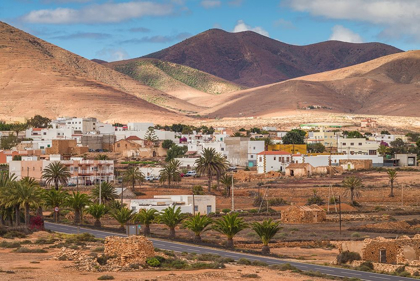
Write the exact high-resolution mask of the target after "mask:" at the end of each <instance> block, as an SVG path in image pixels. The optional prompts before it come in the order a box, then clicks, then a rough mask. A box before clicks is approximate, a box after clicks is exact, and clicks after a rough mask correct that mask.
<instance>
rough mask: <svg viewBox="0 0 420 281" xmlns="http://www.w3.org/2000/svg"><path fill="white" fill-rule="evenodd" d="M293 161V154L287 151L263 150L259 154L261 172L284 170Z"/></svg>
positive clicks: (259, 170)
mask: <svg viewBox="0 0 420 281" xmlns="http://www.w3.org/2000/svg"><path fill="white" fill-rule="evenodd" d="M291 161H292V155H291V154H290V153H289V152H286V151H263V152H260V153H258V154H257V171H258V173H259V174H264V173H268V172H271V171H276V172H277V171H284V170H285V169H286V167H287V166H288V165H289V164H290V162H291Z"/></svg>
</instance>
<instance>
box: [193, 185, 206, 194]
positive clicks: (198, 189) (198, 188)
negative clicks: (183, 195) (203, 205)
mask: <svg viewBox="0 0 420 281" xmlns="http://www.w3.org/2000/svg"><path fill="white" fill-rule="evenodd" d="M193 193H194V194H195V195H204V194H205V193H204V190H203V187H202V186H201V185H194V186H193Z"/></svg>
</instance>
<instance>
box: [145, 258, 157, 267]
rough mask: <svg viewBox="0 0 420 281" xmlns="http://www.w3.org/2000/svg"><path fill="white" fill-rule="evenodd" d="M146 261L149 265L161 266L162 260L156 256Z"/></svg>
mask: <svg viewBox="0 0 420 281" xmlns="http://www.w3.org/2000/svg"><path fill="white" fill-rule="evenodd" d="M146 263H147V265H149V266H151V267H159V266H160V261H159V260H158V259H157V258H156V257H153V258H147V259H146Z"/></svg>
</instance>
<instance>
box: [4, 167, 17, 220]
mask: <svg viewBox="0 0 420 281" xmlns="http://www.w3.org/2000/svg"><path fill="white" fill-rule="evenodd" d="M15 182H16V176H15V174H10V173H9V172H8V171H1V172H0V211H1V221H2V223H3V220H4V219H9V225H12V220H13V213H15V218H16V225H18V224H19V220H20V213H19V205H17V204H13V202H10V201H9V198H8V197H9V196H10V192H11V190H12V188H13V187H12V185H14V184H15Z"/></svg>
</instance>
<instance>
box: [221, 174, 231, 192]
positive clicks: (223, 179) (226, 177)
mask: <svg viewBox="0 0 420 281" xmlns="http://www.w3.org/2000/svg"><path fill="white" fill-rule="evenodd" d="M232 177H233V176H231V175H228V174H224V175H223V176H222V177H221V178H220V182H221V183H222V184H223V185H224V186H225V192H226V197H230V195H231V194H230V188H231V187H232Z"/></svg>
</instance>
